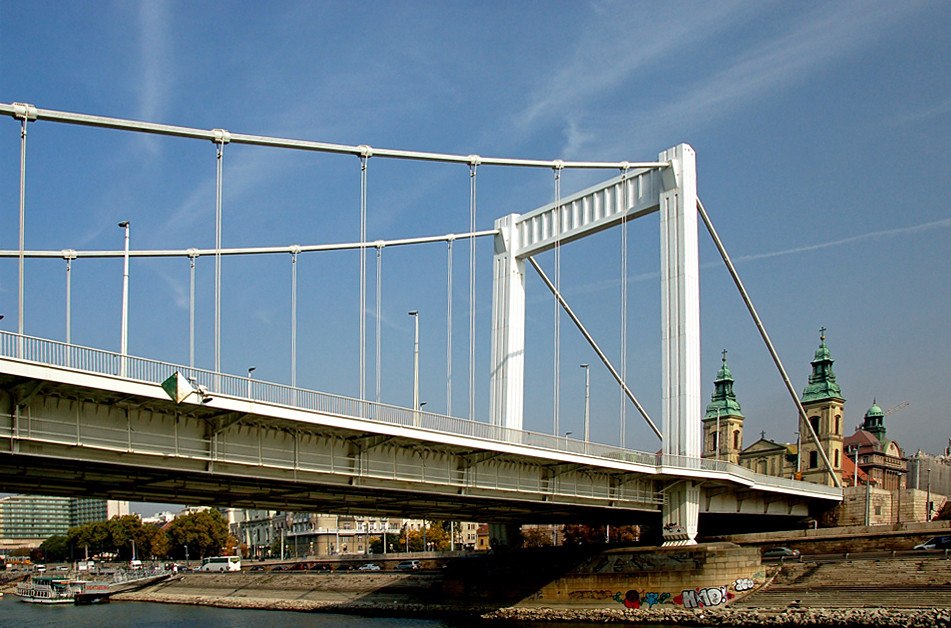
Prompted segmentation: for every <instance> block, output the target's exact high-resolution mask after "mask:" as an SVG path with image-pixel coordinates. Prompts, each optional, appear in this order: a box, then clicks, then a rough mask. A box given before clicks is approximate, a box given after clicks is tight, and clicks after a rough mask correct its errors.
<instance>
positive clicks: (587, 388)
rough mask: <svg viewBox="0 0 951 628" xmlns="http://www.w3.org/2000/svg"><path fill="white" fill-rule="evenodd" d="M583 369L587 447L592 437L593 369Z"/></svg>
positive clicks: (585, 439) (582, 366) (586, 366)
mask: <svg viewBox="0 0 951 628" xmlns="http://www.w3.org/2000/svg"><path fill="white" fill-rule="evenodd" d="M581 368H583V369H584V444H585V447H587V446H588V440H589V438H590V436H591V433H590V430H589V428H590V418H591V369H589V368H588V365H587V364H582V365H581Z"/></svg>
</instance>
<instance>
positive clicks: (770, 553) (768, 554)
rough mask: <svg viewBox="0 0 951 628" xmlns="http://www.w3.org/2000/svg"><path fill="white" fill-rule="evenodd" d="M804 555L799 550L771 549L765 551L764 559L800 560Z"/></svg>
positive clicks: (786, 548)
mask: <svg viewBox="0 0 951 628" xmlns="http://www.w3.org/2000/svg"><path fill="white" fill-rule="evenodd" d="M801 554H802V552H800V551H799V550H797V549H789V548H788V547H771V548H769V549H768V550H763V558H771V559H782V558H799V556H800V555H801Z"/></svg>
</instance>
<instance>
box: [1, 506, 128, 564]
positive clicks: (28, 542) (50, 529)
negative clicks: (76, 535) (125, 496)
mask: <svg viewBox="0 0 951 628" xmlns="http://www.w3.org/2000/svg"><path fill="white" fill-rule="evenodd" d="M128 513H129V502H119V501H112V500H104V499H82V498H77V497H46V496H41V495H10V496H8V497H2V498H0V550H9V549H15V548H20V547H31V548H32V547H38V546H39V545H40V544H41V543H42V542H43V541H45V540H46V539H48V538H49V537H51V536H55V535H65V534H66V532H67V531H68V530H69V528H71V527H74V526H79V525H83V524H86V523H90V522H92V521H105V520H107V519H109V518H111V517H112V516H114V515H117V514H128Z"/></svg>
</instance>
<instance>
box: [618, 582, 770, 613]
mask: <svg viewBox="0 0 951 628" xmlns="http://www.w3.org/2000/svg"><path fill="white" fill-rule="evenodd" d="M755 586H756V582H755V580H753V579H752V578H738V579H736V580H734V581H733V583H732V584H730V585H727V586H722V587H705V588H697V589H683V590H682V591H681V592H680V593H679V594H678V595H673V594H671V593H666V592H665V593H658V592H655V591H647V592H644V593H641V592H640V591H637V590H636V589H630V590H629V591H627V593H623V594H622V593H621V592H620V591H618V592H617V593H615V594H614V597H613V599H614V601H615V602H618V603H620V604H623V605H624V607H625V608H647V609H651V608H654V606H656V605H658V604H673V605H676V606H683V607H684V608H713V607H716V606H722V605H723V604H726V603H727V602H729V601H730V600H732V599H733V598H735V597H736V593H740V592H743V591H749V590H750V589H752V588H753V587H755ZM731 589H732V591H731Z"/></svg>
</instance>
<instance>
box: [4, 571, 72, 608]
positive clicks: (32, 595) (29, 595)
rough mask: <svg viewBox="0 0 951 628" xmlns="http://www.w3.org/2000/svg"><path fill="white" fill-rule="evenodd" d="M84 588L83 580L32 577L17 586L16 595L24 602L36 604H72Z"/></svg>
mask: <svg viewBox="0 0 951 628" xmlns="http://www.w3.org/2000/svg"><path fill="white" fill-rule="evenodd" d="M85 588H86V582H85V581H84V580H70V579H69V578H61V577H56V576H34V577H32V578H31V579H30V581H29V582H21V583H20V584H18V585H17V588H16V594H17V595H19V596H20V599H21V600H23V601H24V602H33V603H36V604H73V603H74V602H75V601H76V594H77V593H82V592H83V591H84V590H85Z"/></svg>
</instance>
